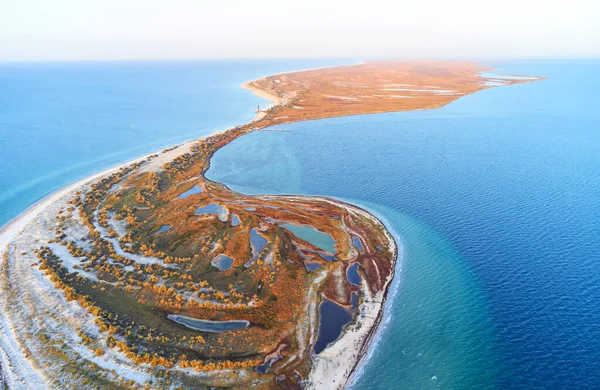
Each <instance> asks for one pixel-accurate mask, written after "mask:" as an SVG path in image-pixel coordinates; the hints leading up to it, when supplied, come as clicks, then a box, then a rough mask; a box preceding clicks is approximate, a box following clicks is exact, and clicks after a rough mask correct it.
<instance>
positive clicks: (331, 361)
mask: <svg viewBox="0 0 600 390" xmlns="http://www.w3.org/2000/svg"><path fill="white" fill-rule="evenodd" d="M242 88H245V89H248V90H250V91H252V92H253V93H257V92H259V90H258V89H256V88H253V87H251V86H247V83H244V84H242ZM257 96H259V97H261V98H264V99H267V100H269V101H271V102H272V103H274V104H275V103H276V105H274V106H273V107H276V106H279V105H281V104H285V102H284V101H283V100H281V99H279V98H277V97H276V96H274V95H271V94H269V93H266V92H265V93H261V94H260V95H259V94H257ZM261 119H262V118H258V119H257V118H255V119H254V120H253V121H251V122H249V123H250V124H251V123H253V122H257V121H260V120H261ZM226 131H227V129H226V130H222V131H217V132H215V133H213V134H211V135H215V134H221V133H224V132H226ZM206 137H210V135H207V136H205V137H202V138H198V139H194V140H190V141H187V142H184V143H182V144H179V145H176V146H175V148H174V149H173V150H172V151H171V152H176V151H178V152H179V153H178V154H181V153H184V152H185V150H183V151H182V150H181V149H186V146H189V145H191V144H193V143H194V142H196V141H198V140H200V139H203V138H206ZM157 153H158V154H159V157H158V158H160V156H161V151H157V152H154V153H150V154H147V155H145V156H142V157H138V158H136V159H134V160H131V161H128V162H126V163H123V164H120V165H117V166H114V167H112V168H108V169H106V170H104V171H101V172H99V173H96V174H94V175H92V176H88V177H86V178H84V179H81V180H78V181H76V182H75V183H72V184H69V185H66V186H64V187H62V188H60V189H58V190H56V191H55V192H53V193H51V194H49V195H47V196H46V197H44V198H42V199H41V200H40V201H38V202H37V203H35V204H33V205H32V206H30V207H29V208H27V209H26V210H25V211H23V212H22V213H21V214H19V215H18V216H17V217H15V218H14V219H12V220H11V221H9V222H8V223H7V224H6V225H4V226H3V227H2V228H0V257H1V256H3V255H4V252H5V251H7V249H8V245H10V243H11V242H12V241H14V240H15V239H17V238H18V237H19V236H20V234H21V233H22V232H23V231H24V230H25V229H26V228H27V226H28V225H29V224H30V223H32V222H34V221H35V219H36V217H38V216H40V214H42V213H43V212H44V211H45V210H46V209H48V208H50V207H52V206H53V205H55V204H56V203H58V202H61V201H62V200H64V198H65V197H69V196H72V195H73V194H74V193H75V192H77V191H79V190H81V189H83V188H85V186H86V185H89V184H91V183H93V182H95V181H97V180H100V179H102V178H104V177H107V176H109V175H111V174H112V173H114V172H116V171H118V170H120V169H122V168H124V167H127V166H129V165H131V164H134V163H136V162H140V161H143V160H144V159H146V158H148V157H149V156H152V155H154V154H157ZM209 163H210V159H209ZM270 197H275V198H277V197H285V198H287V199H294V198H296V199H303V198H311V199H319V200H322V201H326V202H328V203H333V204H336V205H338V206H341V207H343V208H344V209H346V210H350V211H352V212H355V213H359V214H361V215H363V216H365V217H367V218H369V219H371V220H373V221H374V222H376V223H378V224H380V225H382V226H383V227H384V228H385V229H386V236H387V237H388V239H389V240H390V245H391V246H393V248H390V249H392V253H393V254H394V259H393V264H392V267H391V268H392V273H391V275H390V276H389V277H388V279H387V280H386V283H385V286H384V289H383V290H382V292H381V293H380V294H378V295H377V296H375V297H372V299H371V300H369V301H367V300H365V302H363V304H362V307H361V309H363V311H366V312H367V313H372V312H375V313H377V314H376V317H375V321H372V317H370V318H368V319H367V322H372V323H361V326H360V327H359V329H357V331H356V332H355V333H356V334H352V333H351V332H349V331H347V330H346V331H344V332H343V333H342V334H341V335H340V337H339V338H338V339H337V340H336V341H335V342H334V343H332V344H331V345H330V346H328V347H327V348H326V349H325V350H324V351H323V352H322V354H328V353H329V354H331V353H332V351H331V349H332V348H333V347H335V346H338V348H339V346H340V345H342V344H344V345H347V344H351V345H350V346H351V348H346V349H347V350H344V351H343V353H338V354H337V356H335V357H334V356H329V357H328V358H327V359H328V364H324V365H321V366H320V365H319V364H317V361H319V360H318V359H319V357H316V358H315V359H314V363H315V364H314V366H313V370H311V375H310V377H309V378H307V388H313V389H316V388H319V387H320V386H321V384H322V383H323V382H325V383H327V384H331V383H337V384H338V385H337V386H336V388H337V389H342V388H345V387H346V385H347V383H348V380H349V378H350V376H351V374H352V373H353V372H355V370H356V368H357V367H358V365H359V363H360V361H361V360H362V358H363V356H364V355H365V353H364V352H365V351H367V350H368V347H369V345H370V341H371V340H373V338H374V336H375V335H376V333H377V331H378V327H379V324H380V322H381V318H382V315H383V306H384V304H385V300H386V297H387V294H388V292H389V286H390V284H391V281H392V280H393V278H394V275H395V272H394V270H395V266H396V262H397V255H398V250H397V248H398V246H397V243H396V241H395V239H394V238H393V236H392V235H391V234H390V233H389V231H388V230H387V227H386V226H385V224H383V222H382V221H381V220H380V219H378V218H377V217H375V216H374V215H373V214H371V213H370V212H369V211H367V210H365V209H364V208H362V207H360V206H357V205H353V204H350V203H348V202H344V201H342V200H339V199H335V198H332V197H323V196H301V195H259V196H258V198H259V199H268V198H270ZM363 283H364V284H365V285H364V286H363V289H366V290H367V291H368V287H367V286H366V283H365V282H364V281H363ZM369 320H371V321H369ZM0 326H1V325H0ZM352 336H353V337H352ZM349 339H350V340H349ZM356 346H360V349H359V353H358V354H356V353H352V352H355V348H356ZM349 361H350V362H352V364H348V362H349ZM321 362H323V360H321ZM0 367H2V366H0ZM315 378H320V380H319V381H317V380H315ZM318 382H321V384H319V383H318Z"/></svg>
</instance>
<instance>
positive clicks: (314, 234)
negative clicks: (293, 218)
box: [280, 223, 335, 253]
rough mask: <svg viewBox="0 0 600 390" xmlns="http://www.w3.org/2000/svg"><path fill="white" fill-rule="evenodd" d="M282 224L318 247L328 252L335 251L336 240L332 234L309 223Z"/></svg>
mask: <svg viewBox="0 0 600 390" xmlns="http://www.w3.org/2000/svg"><path fill="white" fill-rule="evenodd" d="M280 226H281V227H282V228H285V229H287V230H289V231H290V232H292V233H294V235H295V236H296V237H298V238H300V239H302V240H304V241H308V242H310V243H311V244H313V245H314V246H316V247H317V248H321V249H322V250H324V251H326V252H330V253H335V241H334V239H333V238H332V237H331V235H329V234H327V233H323V232H320V231H318V230H317V229H315V228H314V227H312V226H307V225H296V224H293V223H286V224H283V225H280Z"/></svg>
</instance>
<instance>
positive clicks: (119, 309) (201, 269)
mask: <svg viewBox="0 0 600 390" xmlns="http://www.w3.org/2000/svg"><path fill="white" fill-rule="evenodd" d="M490 69H491V68H489V67H484V66H480V65H477V64H473V63H468V62H455V61H380V62H366V63H361V64H356V65H350V66H342V67H333V68H324V69H316V70H308V71H298V72H291V73H282V74H278V75H273V76H269V77H265V78H263V79H260V80H255V81H251V82H248V83H246V84H244V85H243V87H244V88H247V89H250V90H251V91H253V92H254V93H255V94H257V95H259V96H262V97H264V98H266V99H268V100H270V101H271V102H272V106H271V107H269V108H267V109H262V110H261V109H260V108H259V109H258V110H257V113H256V117H255V119H254V120H253V121H252V122H250V123H248V124H245V125H241V126H237V127H235V128H232V129H228V130H225V131H222V132H220V133H217V134H214V135H212V136H209V137H206V138H203V139H200V140H194V141H190V142H187V143H184V144H181V145H177V146H174V147H171V148H168V149H165V150H163V151H161V152H159V153H155V154H152V155H149V156H145V157H143V158H140V159H137V160H135V161H133V162H130V163H128V164H125V165H123V166H120V167H116V168H113V169H110V170H108V171H105V172H102V173H99V174H97V175H95V176H93V177H90V178H87V179H85V180H82V181H80V182H78V183H74V184H72V185H70V186H67V187H65V188H63V189H61V190H59V191H58V192H56V193H54V194H52V195H50V196H49V197H47V198H45V199H43V200H42V201H40V202H39V203H38V204H36V205H34V206H32V207H31V208H30V209H29V210H27V211H26V212H24V213H23V214H22V215H21V216H19V217H18V218H16V219H15V220H13V221H12V222H11V223H9V224H8V225H6V226H5V227H4V228H3V229H2V230H1V231H0V255H1V258H0V264H1V266H0V290H1V293H0V367H1V371H2V375H3V376H4V378H5V381H6V382H7V383H9V384H10V386H11V388H39V389H42V388H61V389H62V388H68V389H81V388H102V389H112V388H114V389H118V388H119V389H120V388H132V389H149V388H164V389H195V388H198V389H205V388H244V389H246V388H251V387H252V388H260V389H271V388H286V389H301V388H327V389H335V388H343V387H344V386H345V385H346V383H347V382H348V380H349V379H350V378H351V376H352V374H353V373H354V372H355V370H356V368H357V366H358V365H359V364H360V362H361V359H363V358H364V357H365V356H366V352H367V351H368V349H369V347H370V345H371V342H372V340H373V337H374V334H375V332H376V330H377V328H378V325H379V323H380V321H381V319H382V315H383V307H384V303H385V299H386V295H387V293H388V289H389V286H390V282H391V280H392V278H393V277H394V270H395V268H396V262H397V261H398V259H397V257H398V245H399V243H397V242H396V240H395V239H394V237H393V236H392V235H391V234H390V232H389V231H388V229H387V228H386V226H385V225H384V224H383V223H382V221H380V220H379V219H378V218H376V217H375V216H374V215H373V214H371V213H370V212H369V211H367V210H364V209H362V208H360V207H357V206H356V205H351V204H347V203H345V202H342V201H340V200H337V199H332V198H325V197H311V196H280V195H278V196H273V195H261V196H251V195H245V194H241V193H238V192H235V191H232V190H231V189H229V188H228V187H227V186H225V185H224V184H222V183H217V182H213V181H211V180H208V179H207V178H206V177H205V173H206V171H207V169H208V168H209V165H210V159H211V156H212V155H213V154H214V153H215V151H217V150H218V149H219V148H221V147H223V146H224V145H226V144H228V143H229V142H231V141H232V140H234V139H236V138H238V137H241V136H243V135H245V134H248V133H250V132H253V131H268V130H270V128H272V126H274V125H279V124H283V123H289V122H294V121H302V120H309V119H310V120H312V119H320V118H328V117H335V116H343V115H359V114H373V113H381V112H396V111H409V110H422V109H433V108H438V107H441V106H443V105H445V104H448V103H450V102H452V101H454V100H456V99H458V98H460V97H461V96H465V95H468V94H472V93H474V92H477V91H480V90H482V89H486V88H492V87H495V86H499V85H510V84H515V83H523V82H528V81H533V80H537V78H535V77H521V78H518V77H514V78H506V79H502V78H498V79H494V81H493V83H490V82H489V81H488V80H487V79H486V78H483V77H482V76H481V75H480V73H481V72H483V71H486V70H490Z"/></svg>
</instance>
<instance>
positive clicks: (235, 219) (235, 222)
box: [231, 214, 242, 227]
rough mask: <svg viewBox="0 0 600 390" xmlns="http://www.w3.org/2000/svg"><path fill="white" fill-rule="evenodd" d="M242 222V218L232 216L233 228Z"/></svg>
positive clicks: (235, 215)
mask: <svg viewBox="0 0 600 390" xmlns="http://www.w3.org/2000/svg"><path fill="white" fill-rule="evenodd" d="M240 223H242V221H240V217H238V216H237V214H231V226H233V227H235V226H238V225H239V224H240Z"/></svg>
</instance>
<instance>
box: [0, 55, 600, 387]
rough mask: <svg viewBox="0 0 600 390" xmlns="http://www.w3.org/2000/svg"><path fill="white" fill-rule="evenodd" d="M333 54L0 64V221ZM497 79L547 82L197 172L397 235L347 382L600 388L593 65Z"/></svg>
mask: <svg viewBox="0 0 600 390" xmlns="http://www.w3.org/2000/svg"><path fill="white" fill-rule="evenodd" d="M347 62H348V61H347V60H344V61H331V60H323V61H315V60H302V61H299V60H298V61H291V60H290V61H280V60H277V61H272V60H269V61H208V62H175V63H169V62H159V63H88V64H36V65H31V64H12V65H0V155H1V156H2V159H0V224H3V223H5V222H7V221H8V220H9V219H10V218H12V217H14V216H16V215H17V214H18V213H19V212H21V211H23V210H24V209H25V208H26V207H27V206H29V205H31V204H32V203H34V202H35V201H36V200H37V199H39V198H41V197H43V196H44V195H47V194H49V193H50V192H52V191H54V190H56V189H58V188H60V187H61V186H64V185H67V184H69V183H71V182H73V181H75V180H77V179H80V178H83V177H85V176H87V175H89V174H92V173H96V172H98V171H100V170H102V169H105V168H108V167H110V166H113V165H116V164H119V163H122V162H125V161H128V160H131V159H133V158H135V157H138V156H140V155H143V154H146V153H151V152H154V151H156V150H157V149H160V148H164V147H166V146H169V145H172V144H175V143H177V142H181V141H184V140H187V139H189V138H193V137H198V136H202V135H206V134H209V133H211V132H213V131H217V130H221V129H223V128H226V127H228V126H233V125H235V124H238V123H242V122H244V121H247V120H249V119H251V118H252V115H253V114H252V110H253V109H254V106H255V105H256V104H263V103H264V102H263V101H261V100H260V99H257V98H255V97H254V96H253V95H252V94H250V93H249V92H247V91H241V90H240V89H239V84H240V83H241V82H243V81H246V80H249V79H253V78H257V77H260V76H263V75H267V74H270V73H276V72H280V71H286V70H292V69H298V68H311V67H317V66H324V65H335V64H336V63H338V64H339V63H347ZM499 71H501V72H506V73H517V74H525V75H540V76H546V77H548V80H546V81H542V82H536V83H530V84H524V85H519V86H512V87H503V88H497V89H491V90H488V91H483V92H480V93H477V94H475V95H472V96H468V97H465V98H461V99H459V100H458V101H456V102H454V103H452V104H450V105H448V106H446V107H444V108H443V109H439V110H434V111H423V112H410V113H397V114H381V115H369V116H359V117H348V118H336V119H330V120H321V121H314V122H305V123H297V124H290V125H285V127H286V129H290V130H292V131H291V132H289V133H281V132H258V133H253V134H250V135H247V136H244V137H242V138H240V139H238V140H236V141H235V142H233V143H232V144H230V145H228V146H227V147H225V148H224V149H222V150H221V151H219V152H218V153H217V154H216V156H215V158H214V159H213V162H212V168H211V170H210V171H209V177H211V178H212V179H216V180H221V181H224V182H225V183H227V184H228V185H230V186H231V187H233V188H234V189H237V190H240V191H242V192H246V193H294V194H316V195H329V196H335V197H339V198H342V199H344V200H347V201H349V202H352V203H356V204H358V205H361V206H363V207H366V208H368V209H369V210H371V211H372V212H374V213H375V214H377V215H378V216H379V217H381V218H382V219H383V220H384V221H385V223H386V225H387V226H388V227H389V228H390V229H391V230H392V231H393V232H394V233H395V235H396V236H397V237H398V238H399V241H400V242H401V244H402V249H403V257H402V261H401V263H399V266H398V269H397V270H398V277H397V278H396V279H395V282H394V285H393V287H392V292H393V294H392V295H391V299H390V300H389V301H388V305H387V308H386V315H387V317H386V323H385V326H384V327H383V329H382V331H381V333H380V341H379V343H378V344H376V348H374V350H373V351H372V354H371V356H370V359H369V360H368V362H367V364H366V365H365V366H364V369H363V371H362V375H360V377H359V378H358V379H357V380H356V382H355V383H354V388H356V389H389V388H394V389H395V388H411V389H412V388H444V389H447V388H456V389H463V388H478V389H479V388H597V387H598V383H600V309H598V302H599V301H600V264H599V261H600V238H599V237H600V201H598V199H599V198H600V175H599V173H598V172H599V171H600V169H599V167H600V133H599V132H600V128H599V123H600V121H599V120H600V110H598V103H597V102H598V101H600V96H599V95H600V62H599V61H570V62H569V61H547V62H529V63H515V64H503V65H502V66H501V68H500V70H499ZM132 125H133V126H134V129H133V130H132V129H131V126H132Z"/></svg>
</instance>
